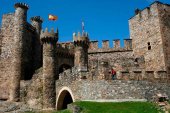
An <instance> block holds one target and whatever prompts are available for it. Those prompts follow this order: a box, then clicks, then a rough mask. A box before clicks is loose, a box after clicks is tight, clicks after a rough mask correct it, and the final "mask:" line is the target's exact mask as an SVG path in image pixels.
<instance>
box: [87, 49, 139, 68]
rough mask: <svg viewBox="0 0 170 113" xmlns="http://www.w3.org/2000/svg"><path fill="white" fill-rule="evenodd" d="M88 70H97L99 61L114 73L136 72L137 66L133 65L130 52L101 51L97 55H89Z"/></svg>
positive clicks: (132, 57)
mask: <svg viewBox="0 0 170 113" xmlns="http://www.w3.org/2000/svg"><path fill="white" fill-rule="evenodd" d="M88 57H89V59H88V60H89V61H88V62H89V69H90V70H91V69H92V68H96V70H97V69H98V68H99V64H100V61H106V62H108V63H109V64H108V65H109V67H110V68H112V67H113V68H114V69H115V70H116V71H125V70H126V71H130V70H137V69H139V66H137V65H136V64H135V62H134V61H135V59H134V56H133V52H132V51H111V52H105V51H101V52H98V53H93V52H91V53H89V54H88Z"/></svg>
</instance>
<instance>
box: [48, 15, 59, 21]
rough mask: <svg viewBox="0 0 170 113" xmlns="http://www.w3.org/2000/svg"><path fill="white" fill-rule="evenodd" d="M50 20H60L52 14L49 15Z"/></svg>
mask: <svg viewBox="0 0 170 113" xmlns="http://www.w3.org/2000/svg"><path fill="white" fill-rule="evenodd" d="M48 19H49V20H57V19H58V17H57V16H55V15H51V14H49V15H48Z"/></svg>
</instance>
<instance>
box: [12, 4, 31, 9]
mask: <svg viewBox="0 0 170 113" xmlns="http://www.w3.org/2000/svg"><path fill="white" fill-rule="evenodd" d="M14 7H15V8H18V7H21V8H24V9H29V6H28V5H27V4H25V3H16V4H15V5H14Z"/></svg>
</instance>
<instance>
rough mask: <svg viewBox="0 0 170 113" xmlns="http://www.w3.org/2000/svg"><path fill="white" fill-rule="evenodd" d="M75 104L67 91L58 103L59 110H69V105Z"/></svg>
mask: <svg viewBox="0 0 170 113" xmlns="http://www.w3.org/2000/svg"><path fill="white" fill-rule="evenodd" d="M70 103H73V99H72V97H71V95H70V93H69V92H68V91H67V90H64V91H63V92H61V94H60V96H59V99H58V102H57V110H63V109H67V105H68V104H70Z"/></svg>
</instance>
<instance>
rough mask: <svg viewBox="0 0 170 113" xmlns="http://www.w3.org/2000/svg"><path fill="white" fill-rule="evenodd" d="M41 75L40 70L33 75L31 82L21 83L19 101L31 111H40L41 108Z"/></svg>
mask: <svg viewBox="0 0 170 113" xmlns="http://www.w3.org/2000/svg"><path fill="white" fill-rule="evenodd" d="M42 78H43V73H42V68H40V69H38V70H37V71H36V72H35V74H34V75H33V78H32V80H29V81H21V83H20V85H21V90H20V94H21V101H22V102H24V103H25V104H27V105H29V107H30V108H33V109H42V106H43V99H42V96H43V79H42Z"/></svg>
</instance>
